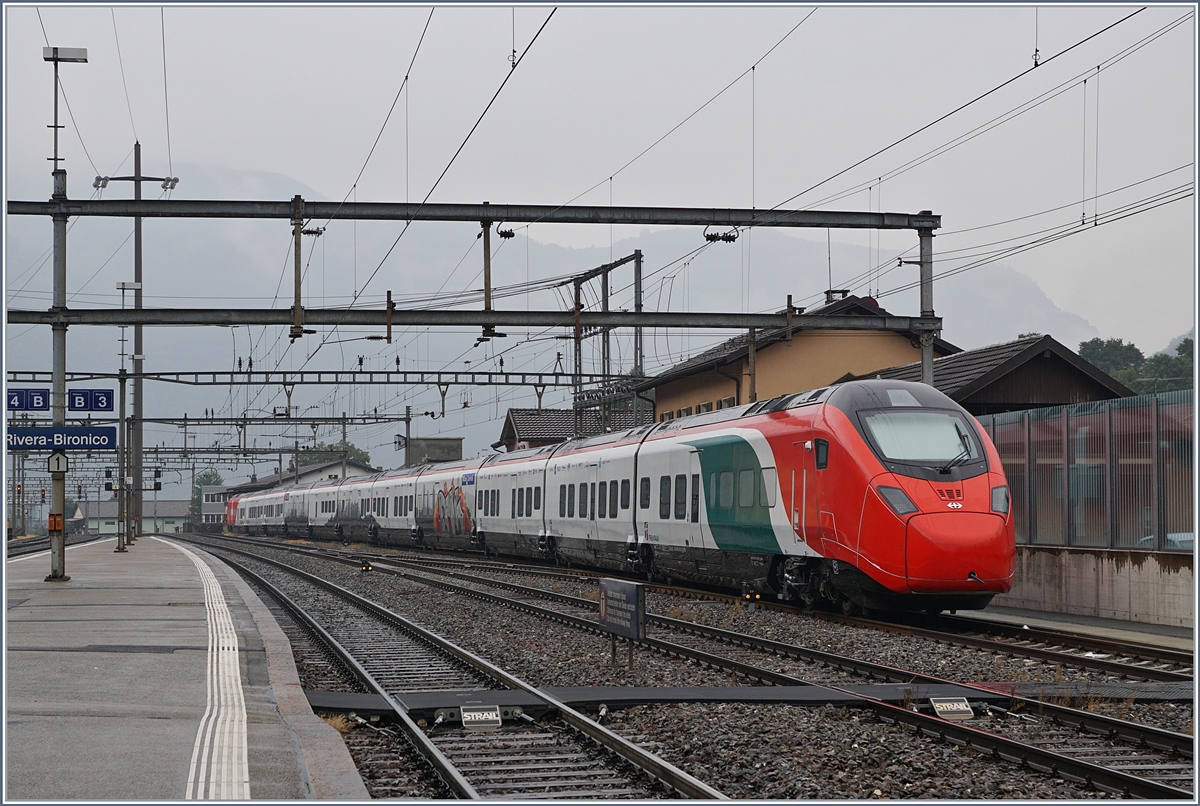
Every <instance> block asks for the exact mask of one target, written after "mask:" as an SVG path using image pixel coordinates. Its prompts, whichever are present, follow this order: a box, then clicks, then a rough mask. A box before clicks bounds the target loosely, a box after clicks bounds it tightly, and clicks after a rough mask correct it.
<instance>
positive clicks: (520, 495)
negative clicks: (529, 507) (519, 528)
mask: <svg viewBox="0 0 1200 806" xmlns="http://www.w3.org/2000/svg"><path fill="white" fill-rule="evenodd" d="M517 517H518V518H524V517H525V488H524V487H518V488H517Z"/></svg>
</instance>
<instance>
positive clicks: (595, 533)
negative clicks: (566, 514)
mask: <svg viewBox="0 0 1200 806" xmlns="http://www.w3.org/2000/svg"><path fill="white" fill-rule="evenodd" d="M598 471H599V467H598V465H597V463H596V462H588V464H587V466H586V467H585V468H584V472H583V473H582V474H580V478H582V479H584V481H583V482H581V483H580V484H579V493H578V497H579V501H578V502H577V503H578V505H579V519H580V526H581V527H582V528H583V532H584V548H585V549H586V550H587V552H588V553H589V554H590V555H591V557H592V559H593V560H597V559H599V558H600V557H601V556H602V555H604V554H606V553H607V552H605V550H604V549H605V546H604V545H603V543H602V541H601V539H600V526H599V519H598V518H597V517H596V495H597V489H596V485H597V483H598V482H599V478H598V477H599V472H598ZM585 506H586V509H585Z"/></svg>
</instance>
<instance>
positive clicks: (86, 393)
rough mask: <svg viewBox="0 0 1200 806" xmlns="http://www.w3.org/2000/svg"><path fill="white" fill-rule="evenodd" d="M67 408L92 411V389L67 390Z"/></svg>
mask: <svg viewBox="0 0 1200 806" xmlns="http://www.w3.org/2000/svg"><path fill="white" fill-rule="evenodd" d="M67 409H68V410H69V411H91V410H92V390H91V389H72V390H71V391H69V392H67Z"/></svg>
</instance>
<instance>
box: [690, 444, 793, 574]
mask: <svg viewBox="0 0 1200 806" xmlns="http://www.w3.org/2000/svg"><path fill="white" fill-rule="evenodd" d="M685 444H688V445H691V446H693V447H695V448H698V449H699V450H700V471H701V482H700V484H701V487H702V488H703V490H704V507H705V511H706V512H707V513H708V527H709V529H710V530H711V532H712V536H713V542H715V543H716V544H717V548H719V549H724V550H726V551H753V552H759V553H762V554H782V553H783V550H782V549H780V547H779V541H778V540H776V538H775V530H774V529H773V528H772V527H771V513H770V510H769V509H767V508H766V507H764V506H760V505H759V496H760V489H759V488H760V487H761V486H762V466H761V465H760V464H759V461H758V454H757V453H755V452H754V448H753V447H751V446H750V443H749V442H747V441H746V440H745V439H744V438H743V437H739V436H733V435H725V436H720V437H712V438H709V439H697V440H694V441H690V442H687V443H685ZM745 470H749V471H752V472H753V474H754V493H753V499H752V500H753V502H754V503H753V505H752V506H741V505H740V502H739V501H738V494H739V492H740V483H739V481H740V474H741V472H742V471H745ZM722 473H730V474H731V476H729V477H727V481H726V484H732V496H727V499H726V500H727V501H728V502H729V503H731V504H732V506H728V507H722V506H721V505H720V504H721V474H722ZM714 477H715V481H714Z"/></svg>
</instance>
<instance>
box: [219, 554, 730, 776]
mask: <svg viewBox="0 0 1200 806" xmlns="http://www.w3.org/2000/svg"><path fill="white" fill-rule="evenodd" d="M208 548H210V549H211V548H212V546H211V545H209V546H208ZM218 553H220V554H222V555H223V559H225V560H226V562H229V563H230V564H231V565H233V566H234V567H235V568H236V569H237V570H238V572H239V573H242V574H243V575H245V576H246V577H247V578H250V579H252V580H254V584H256V585H258V586H260V587H261V588H262V589H264V590H266V591H268V592H269V593H270V595H271V596H272V597H273V598H275V599H276V600H277V601H278V602H280V603H281V604H283V605H284V606H285V607H287V608H288V609H289V610H290V611H291V612H292V613H293V614H294V615H295V616H296V617H297V618H298V619H300V620H301V621H303V622H304V623H305V624H306V626H307V627H308V629H310V630H311V631H312V632H313V633H314V634H316V635H319V636H320V637H321V638H322V640H323V641H325V642H326V644H327V645H328V646H329V647H330V650H331V651H332V652H334V653H336V654H337V656H338V657H339V658H340V660H341V662H342V663H343V664H345V665H346V666H347V667H348V668H350V669H353V670H354V672H355V674H356V676H357V677H358V678H359V679H360V680H361V681H362V682H363V684H364V685H365V686H367V687H368V688H369V689H370V690H371V691H372V692H374V693H376V694H378V695H379V696H381V697H383V698H384V699H385V700H387V701H388V702H389V704H390V705H391V706H392V709H393V711H394V715H395V718H396V720H397V722H398V724H400V725H401V726H402V727H403V730H404V732H405V734H406V736H407V737H408V739H409V740H410V741H411V742H412V743H413V745H414V747H415V748H416V749H417V751H418V752H419V753H420V754H421V755H422V756H423V757H424V758H425V759H426V760H427V761H428V762H429V763H430V764H431V765H432V766H433V768H434V769H435V770H436V771H437V773H438V775H439V777H440V778H441V780H442V781H443V782H444V783H445V785H446V786H447V787H448V788H449V789H450V791H452V792H453V793H454V794H456V795H457V796H460V797H469V798H481V797H520V798H563V797H567V798H602V797H603V798H610V797H611V798H615V797H625V798H655V797H665V796H673V795H674V794H675V793H678V794H682V795H683V796H685V797H699V798H705V799H723V796H722V795H721V793H719V792H717V791H716V790H714V789H712V788H711V787H708V786H706V785H704V784H702V783H701V782H699V781H697V780H696V779H695V778H692V777H691V776H690V775H688V774H687V773H684V772H683V771H681V770H679V769H677V768H675V767H673V766H672V765H670V764H667V763H666V762H664V761H663V760H662V759H659V758H657V757H655V756H654V755H652V754H650V753H647V752H646V751H644V750H642V749H640V748H639V747H637V746H636V745H634V744H633V743H631V742H629V741H627V740H625V739H623V738H621V737H620V736H619V735H618V734H616V733H613V732H612V731H610V730H608V729H607V728H605V727H603V726H601V725H599V724H597V723H596V722H594V721H593V720H591V719H588V718H587V717H586V716H584V715H583V714H580V713H578V712H577V711H574V710H573V709H571V708H569V707H567V706H566V705H565V704H563V703H561V702H558V701H557V700H555V699H553V698H551V697H548V696H547V695H545V694H544V693H542V692H539V691H538V690H537V689H536V688H534V687H533V686H530V685H529V684H527V683H525V682H524V681H521V680H519V679H517V678H515V677H514V676H512V675H510V674H508V673H507V672H504V671H503V670H501V669H499V668H497V667H495V666H493V665H492V664H490V663H488V662H487V661H485V660H483V659H482V658H479V657H476V656H474V655H472V654H471V653H469V652H467V651H466V650H464V649H461V648H460V647H457V646H456V645H454V644H452V643H451V642H449V641H447V640H445V639H443V638H441V637H439V636H437V635H435V634H433V633H432V632H430V631H428V630H425V629H423V628H421V627H419V626H418V625H416V624H414V623H412V622H410V621H408V620H406V619H404V618H402V617H401V616H399V615H397V614H396V613H393V612H391V611H389V610H387V609H386V608H383V607H382V606H380V605H378V604H376V603H374V602H371V601H368V600H366V599H364V598H362V597H360V596H357V595H356V594H354V593H352V592H351V591H348V590H346V589H345V588H342V587H340V586H337V585H335V584H333V583H331V582H328V581H325V580H321V579H319V578H318V577H315V576H313V575H311V574H308V573H306V572H304V571H301V570H299V569H295V568H292V567H290V566H287V565H286V564H284V563H281V562H278V561H276V560H271V559H268V558H264V557H260V556H256V555H250V554H249V553H247V552H242V551H238V550H236V549H231V548H229V547H222V548H221V549H219V550H218ZM229 553H236V554H239V555H242V556H243V558H246V559H244V560H243V561H240V562H239V561H237V560H233V559H232V558H230V557H229V556H228V554H229ZM250 564H254V565H257V566H259V567H258V568H257V569H254V568H251V567H249V566H250ZM329 594H332V595H329ZM430 690H436V691H440V692H444V693H448V694H454V693H461V694H466V695H469V701H479V702H483V703H485V704H486V703H487V702H488V701H489V700H491V701H495V700H496V699H497V696H496V693H497V692H498V691H509V692H524V693H526V694H532V695H533V696H534V698H535V699H536V700H537V701H538V702H539V705H538V707H539V709H541V710H543V711H545V713H546V716H545V717H543V718H542V719H541V720H537V719H534V718H533V717H531V716H530V715H529V713H527V712H526V709H525V708H522V707H516V706H514V707H507V708H504V709H500V708H497V710H498V711H502V719H501V724H500V726H498V727H496V728H495V729H493V730H490V731H475V730H471V729H469V728H467V727H464V724H463V722H462V721H461V720H462V716H461V714H462V707H455V706H454V705H453V703H455V702H458V701H459V700H458V699H455V698H454V697H452V696H450V697H447V698H446V703H447V706H446V707H444V708H442V709H439V710H438V715H437V717H436V718H435V719H434V721H433V723H432V725H429V724H426V725H421V724H420V723H419V722H417V721H414V720H413V719H412V718H410V717H409V715H408V709H407V708H406V707H405V706H404V705H403V704H402V700H403V699H404V698H405V697H406V695H412V694H413V693H414V692H428V691H430Z"/></svg>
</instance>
